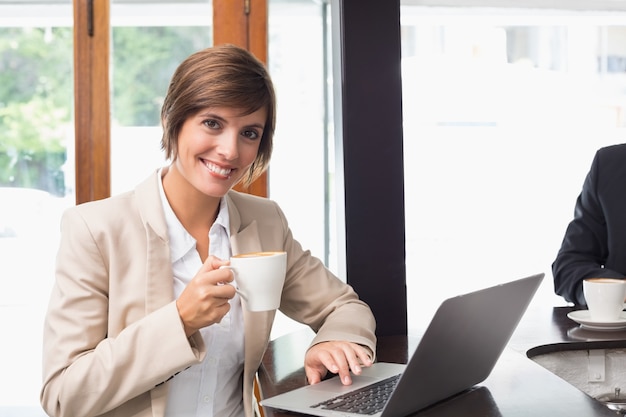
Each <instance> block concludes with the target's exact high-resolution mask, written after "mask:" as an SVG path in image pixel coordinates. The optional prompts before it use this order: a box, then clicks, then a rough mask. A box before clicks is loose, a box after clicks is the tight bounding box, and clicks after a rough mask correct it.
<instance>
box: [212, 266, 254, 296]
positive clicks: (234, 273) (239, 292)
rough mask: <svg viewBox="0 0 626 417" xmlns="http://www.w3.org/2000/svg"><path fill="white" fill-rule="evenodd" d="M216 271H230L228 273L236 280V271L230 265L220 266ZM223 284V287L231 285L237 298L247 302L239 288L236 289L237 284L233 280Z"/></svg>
mask: <svg viewBox="0 0 626 417" xmlns="http://www.w3.org/2000/svg"><path fill="white" fill-rule="evenodd" d="M218 269H230V271H231V272H232V274H233V278H237V274H236V272H235V271H236V270H235V268H233V267H232V266H230V265H222V266H220V267H219V268H218ZM223 284H225V285H232V286H233V287H235V291H237V294H239V296H240V297H241V298H243V299H244V300H245V301H246V302H248V298H247V297H246V296H245V295H244V294H243V293H242V292H241V291H240V290H239V287H237V283H236V282H235V280H233V281H231V282H224V283H223Z"/></svg>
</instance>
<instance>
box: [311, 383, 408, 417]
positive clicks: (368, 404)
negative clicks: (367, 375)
mask: <svg viewBox="0 0 626 417" xmlns="http://www.w3.org/2000/svg"><path fill="white" fill-rule="evenodd" d="M398 379H400V375H394V376H392V377H389V378H387V379H383V380H382V381H380V382H376V383H374V384H372V385H368V386H366V387H363V388H361V389H358V390H355V391H351V392H349V393H347V394H343V395H339V396H337V397H335V398H331V399H330V400H326V401H324V402H322V403H319V404H315V405H312V406H311V408H321V409H324V410H335V411H343V412H348V413H355V414H364V415H371V414H376V413H378V412H380V411H381V410H382V409H383V407H384V406H385V404H386V403H387V400H388V399H389V396H390V395H391V393H392V392H393V390H394V388H395V387H396V384H397V383H398Z"/></svg>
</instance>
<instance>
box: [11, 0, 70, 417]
mask: <svg viewBox="0 0 626 417" xmlns="http://www.w3.org/2000/svg"><path fill="white" fill-rule="evenodd" d="M44 3H45V4H37V2H30V3H29V4H28V5H2V4H0V68H1V70H0V277H2V279H1V280H0V333H1V334H3V335H4V336H5V339H4V340H10V341H11V342H9V343H3V345H2V355H1V356H0V369H2V371H3V373H4V374H5V375H6V376H7V377H5V378H2V379H0V392H2V395H0V415H3V416H16V417H19V416H39V415H41V416H43V415H44V413H43V411H41V407H40V406H39V390H40V388H41V361H40V359H39V358H41V345H42V340H41V336H42V334H41V329H42V323H43V318H44V314H45V308H46V306H47V303H48V296H49V292H50V288H51V286H52V282H53V280H54V257H55V255H56V249H57V242H58V238H59V233H58V230H59V221H60V214H61V212H62V210H63V209H64V208H66V207H68V206H70V205H73V204H74V201H75V196H74V160H73V149H74V137H73V129H74V122H73V106H74V102H73V77H72V72H73V68H72V65H73V49H72V47H73V33H72V16H73V12H72V4H71V0H67V1H60V2H44ZM54 3H58V4H54Z"/></svg>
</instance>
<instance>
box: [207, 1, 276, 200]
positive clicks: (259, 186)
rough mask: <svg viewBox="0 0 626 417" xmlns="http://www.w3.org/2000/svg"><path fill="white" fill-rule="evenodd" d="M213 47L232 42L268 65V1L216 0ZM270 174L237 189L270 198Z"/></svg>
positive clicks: (214, 6) (214, 3)
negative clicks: (268, 178) (268, 179)
mask: <svg viewBox="0 0 626 417" xmlns="http://www.w3.org/2000/svg"><path fill="white" fill-rule="evenodd" d="M213 25H214V27H213V44H215V45H221V44H225V43H230V44H234V45H238V46H241V47H242V48H246V49H247V50H249V51H250V52H252V53H253V54H254V55H255V56H256V57H257V58H258V59H260V60H261V61H262V62H264V63H266V64H267V0H213ZM267 177H268V172H267V171H266V172H265V173H264V174H263V175H262V176H261V177H260V178H258V179H257V180H256V181H255V182H254V183H252V184H251V185H250V187H248V188H245V187H243V186H242V185H237V186H236V187H235V189H237V190H239V191H244V192H247V193H250V194H255V195H258V196H262V197H267V196H268V194H269V193H268V182H267Z"/></svg>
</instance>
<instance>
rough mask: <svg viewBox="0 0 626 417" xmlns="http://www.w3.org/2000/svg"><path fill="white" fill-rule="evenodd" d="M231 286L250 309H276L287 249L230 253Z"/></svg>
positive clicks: (283, 276) (283, 277)
mask: <svg viewBox="0 0 626 417" xmlns="http://www.w3.org/2000/svg"><path fill="white" fill-rule="evenodd" d="M222 268H229V269H231V270H232V271H233V274H234V277H235V279H234V282H233V285H234V286H235V288H237V293H239V295H240V296H241V298H243V300H244V306H245V307H246V308H247V309H248V310H250V311H268V310H276V309H277V308H278V307H280V298H281V294H282V292H283V284H284V283H285V274H286V272H287V252H278V251H264V252H251V253H242V254H237V255H233V256H232V257H231V258H230V265H229V266H223V267H222Z"/></svg>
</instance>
